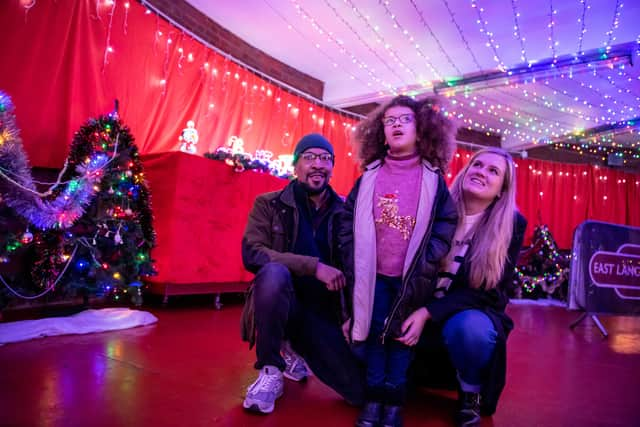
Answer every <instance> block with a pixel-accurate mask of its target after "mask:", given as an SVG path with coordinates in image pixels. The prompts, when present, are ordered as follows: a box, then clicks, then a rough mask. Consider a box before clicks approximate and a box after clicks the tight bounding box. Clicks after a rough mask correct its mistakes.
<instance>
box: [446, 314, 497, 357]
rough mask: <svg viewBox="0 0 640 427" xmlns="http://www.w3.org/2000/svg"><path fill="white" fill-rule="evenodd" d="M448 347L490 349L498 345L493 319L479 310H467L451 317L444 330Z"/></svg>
mask: <svg viewBox="0 0 640 427" xmlns="http://www.w3.org/2000/svg"><path fill="white" fill-rule="evenodd" d="M443 335H444V338H445V342H447V344H448V345H455V346H464V347H469V348H472V349H473V348H478V347H490V348H493V347H494V346H495V344H496V336H497V333H496V330H495V328H494V326H493V323H492V322H491V319H489V317H488V316H487V315H486V314H484V313H483V312H481V311H479V310H465V311H462V312H460V313H458V314H456V315H454V316H453V317H451V318H450V319H449V320H448V321H447V322H446V324H445V325H444V328H443Z"/></svg>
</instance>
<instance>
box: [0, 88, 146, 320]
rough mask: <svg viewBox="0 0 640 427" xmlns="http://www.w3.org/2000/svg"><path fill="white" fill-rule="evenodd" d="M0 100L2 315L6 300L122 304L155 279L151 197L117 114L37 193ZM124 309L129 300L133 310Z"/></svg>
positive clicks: (93, 127)
mask: <svg viewBox="0 0 640 427" xmlns="http://www.w3.org/2000/svg"><path fill="white" fill-rule="evenodd" d="M13 109H14V108H13V104H12V103H11V100H10V99H9V97H8V96H6V95H5V94H3V93H2V92H0V195H1V196H2V201H1V202H0V228H3V229H4V230H0V231H4V233H2V235H1V236H0V245H1V246H0V273H3V274H0V279H1V281H2V282H3V286H0V308H2V307H3V306H6V305H7V304H8V303H9V302H10V300H11V299H15V298H17V299H35V298H40V297H43V298H46V299H47V300H51V299H55V298H66V297H69V296H75V295H83V296H90V295H96V296H106V297H109V298H112V299H114V300H120V299H121V298H123V297H124V296H127V297H128V298H129V299H130V300H131V301H132V302H134V303H136V304H140V303H141V292H142V291H141V287H142V284H141V281H140V278H141V277H142V276H147V275H151V274H154V269H153V263H152V260H151V258H150V251H151V249H152V248H153V246H154V244H155V233H154V230H153V226H152V213H151V209H150V200H149V191H148V188H147V186H146V184H145V181H144V173H143V168H142V164H141V162H140V159H139V155H138V149H137V147H136V146H135V144H134V139H133V137H132V135H131V133H130V132H129V129H128V128H127V127H125V126H123V125H122V123H121V122H120V120H119V118H118V115H117V111H116V112H114V113H112V114H109V115H106V116H101V117H99V118H97V119H92V120H89V121H88V123H87V124H85V125H84V126H82V128H81V129H80V130H79V131H78V132H77V133H76V134H75V137H74V139H73V143H72V145H71V149H70V154H69V157H68V158H67V161H66V163H65V166H64V168H63V170H62V171H61V172H60V174H59V176H58V180H57V181H56V182H55V183H54V184H53V185H52V186H51V187H49V188H48V189H47V190H46V191H44V192H40V191H38V190H39V188H38V186H37V185H36V183H35V182H34V180H33V178H32V175H31V168H30V166H29V163H28V160H27V157H26V154H25V153H24V149H23V146H22V141H21V139H20V136H19V130H18V129H17V127H16V125H15V116H14V112H13ZM129 299H127V300H129Z"/></svg>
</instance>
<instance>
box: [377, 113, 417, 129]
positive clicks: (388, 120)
mask: <svg viewBox="0 0 640 427" xmlns="http://www.w3.org/2000/svg"><path fill="white" fill-rule="evenodd" d="M396 120H397V121H399V122H400V123H402V124H403V125H405V124H407V123H411V122H412V121H413V114H401V115H399V116H398V117H394V116H387V117H383V118H382V124H383V125H385V126H393V125H394V124H395V123H396Z"/></svg>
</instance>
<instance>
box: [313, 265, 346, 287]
mask: <svg viewBox="0 0 640 427" xmlns="http://www.w3.org/2000/svg"><path fill="white" fill-rule="evenodd" d="M316 279H318V280H320V281H321V282H322V283H324V284H325V285H326V286H327V289H329V290H330V291H339V290H340V289H342V288H344V285H345V284H346V279H345V278H344V274H342V271H340V270H338V269H337V268H333V267H331V266H330V265H327V264H323V263H321V262H318V266H317V267H316Z"/></svg>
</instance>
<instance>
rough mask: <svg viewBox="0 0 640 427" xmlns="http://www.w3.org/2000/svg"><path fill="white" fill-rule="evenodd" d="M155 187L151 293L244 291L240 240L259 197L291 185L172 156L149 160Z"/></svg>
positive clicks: (148, 176) (181, 155)
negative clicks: (155, 235)
mask: <svg viewBox="0 0 640 427" xmlns="http://www.w3.org/2000/svg"><path fill="white" fill-rule="evenodd" d="M142 160H143V162H144V167H145V177H146V179H147V181H148V183H149V187H150V189H151V203H152V209H153V213H154V227H155V229H156V232H157V235H158V237H157V247H156V248H155V249H154V250H153V252H152V254H151V255H152V257H153V259H154V260H155V261H156V262H155V266H156V269H157V270H158V275H157V276H155V277H151V278H149V279H148V280H147V283H148V284H149V285H150V288H151V291H152V292H153V293H156V294H162V295H164V296H165V301H166V300H167V298H168V296H170V295H185V294H203V293H223V292H239V291H244V290H245V289H246V287H247V282H249V281H250V280H251V278H252V275H251V274H250V273H248V272H246V271H245V270H244V268H243V266H242V259H241V255H240V242H241V239H242V233H243V232H244V227H245V224H246V221H247V216H248V214H249V210H250V209H251V206H252V205H253V201H254V199H255V197H256V195H258V194H260V193H264V192H267V191H272V190H278V189H281V188H283V187H284V186H285V185H286V184H287V181H286V180H284V179H280V178H276V177H274V176H271V175H269V174H265V173H260V172H252V171H246V172H241V173H239V172H235V171H234V169H233V168H232V167H230V166H228V165H226V164H225V163H224V162H220V161H215V160H210V159H206V158H204V157H200V156H195V155H191V154H185V153H182V152H168V153H160V154H153V155H148V156H144V157H143V158H142Z"/></svg>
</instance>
